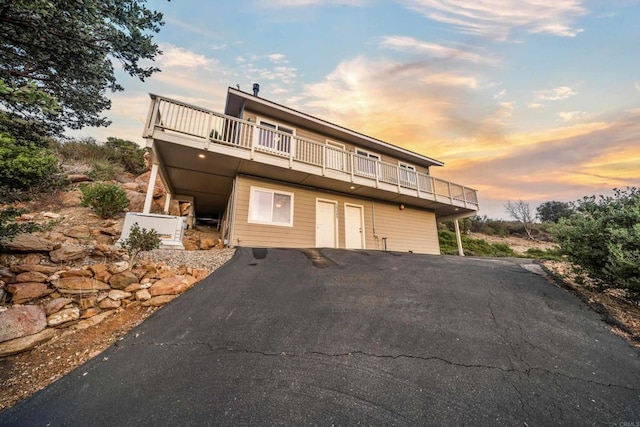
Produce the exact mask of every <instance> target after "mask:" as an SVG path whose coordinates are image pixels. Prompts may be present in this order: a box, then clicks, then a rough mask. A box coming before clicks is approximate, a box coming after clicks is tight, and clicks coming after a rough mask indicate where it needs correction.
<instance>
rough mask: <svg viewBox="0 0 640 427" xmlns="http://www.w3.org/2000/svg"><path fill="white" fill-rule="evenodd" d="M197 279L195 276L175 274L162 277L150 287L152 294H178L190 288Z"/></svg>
mask: <svg viewBox="0 0 640 427" xmlns="http://www.w3.org/2000/svg"><path fill="white" fill-rule="evenodd" d="M194 283H196V279H195V278H194V277H193V276H173V277H167V278H165V279H160V280H158V281H157V282H156V283H154V284H153V285H151V287H150V288H149V293H150V294H151V296H158V295H176V294H181V293H182V292H184V291H186V290H187V289H189V288H190V287H191V286H192V285H193V284H194Z"/></svg>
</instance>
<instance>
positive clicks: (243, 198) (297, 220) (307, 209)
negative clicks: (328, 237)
mask: <svg viewBox="0 0 640 427" xmlns="http://www.w3.org/2000/svg"><path fill="white" fill-rule="evenodd" d="M236 186H237V187H236V188H237V201H236V212H235V223H234V232H233V236H232V239H233V241H232V242H230V243H231V244H232V245H234V246H271V247H279V248H312V247H314V246H315V244H316V235H315V229H316V225H315V216H316V212H315V197H313V195H312V194H311V193H310V192H304V191H299V190H297V189H295V188H292V187H290V186H286V185H281V184H275V183H272V182H265V181H261V180H257V179H249V178H245V177H238V178H237V181H236ZM251 186H254V187H260V188H265V189H269V190H276V191H278V190H279V191H283V192H288V193H294V196H293V227H286V226H279V225H266V224H253V223H250V222H249V199H250V197H251ZM307 193H308V194H307Z"/></svg>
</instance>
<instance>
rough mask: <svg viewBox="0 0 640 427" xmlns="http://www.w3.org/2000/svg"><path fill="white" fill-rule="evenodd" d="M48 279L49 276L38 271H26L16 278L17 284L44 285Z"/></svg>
mask: <svg viewBox="0 0 640 427" xmlns="http://www.w3.org/2000/svg"><path fill="white" fill-rule="evenodd" d="M47 277H49V276H47V275H46V274H44V273H40V272H38V271H26V272H24V273H20V274H18V275H17V276H16V282H17V283H26V282H40V283H44V282H45V281H46V280H47Z"/></svg>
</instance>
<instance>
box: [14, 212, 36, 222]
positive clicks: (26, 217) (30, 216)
mask: <svg viewBox="0 0 640 427" xmlns="http://www.w3.org/2000/svg"><path fill="white" fill-rule="evenodd" d="M34 219H36V216H35V215H34V214H22V215H20V216H19V217H18V218H16V220H17V221H33V220H34Z"/></svg>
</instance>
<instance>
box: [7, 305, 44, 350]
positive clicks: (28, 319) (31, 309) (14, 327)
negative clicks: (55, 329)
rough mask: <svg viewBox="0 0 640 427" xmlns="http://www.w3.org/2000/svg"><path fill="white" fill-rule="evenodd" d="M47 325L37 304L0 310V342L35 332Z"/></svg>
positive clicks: (42, 311)
mask: <svg viewBox="0 0 640 427" xmlns="http://www.w3.org/2000/svg"><path fill="white" fill-rule="evenodd" d="M46 326H47V318H46V317H45V315H44V310H43V308H42V307H40V306H39V305H26V306H21V307H11V308H8V309H7V310H4V311H0V342H2V341H8V340H12V339H15V338H21V337H25V336H27V335H33V334H37V333H38V332H40V331H41V330H43V329H44V328H45V327H46Z"/></svg>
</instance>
